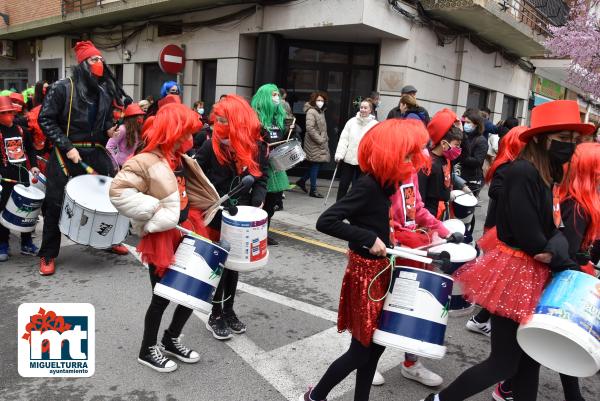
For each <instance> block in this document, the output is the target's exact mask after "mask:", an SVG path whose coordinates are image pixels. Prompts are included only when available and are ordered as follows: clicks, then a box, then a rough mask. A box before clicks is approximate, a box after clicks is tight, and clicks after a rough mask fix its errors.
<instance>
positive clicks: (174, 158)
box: [142, 103, 201, 168]
mask: <svg viewBox="0 0 600 401" xmlns="http://www.w3.org/2000/svg"><path fill="white" fill-rule="evenodd" d="M200 127H201V123H200V120H198V114H197V113H196V112H195V111H193V110H190V109H189V108H188V107H186V106H185V105H183V104H177V103H170V104H166V105H164V106H162V107H161V108H160V109H158V112H157V113H156V115H155V116H151V117H148V119H146V121H145V122H144V126H143V128H142V139H143V140H144V143H145V144H146V147H145V148H144V149H143V150H142V152H152V151H153V150H155V149H159V150H160V151H161V152H162V154H163V155H164V156H165V158H166V159H167V160H168V162H169V164H170V165H171V168H173V167H174V166H175V165H176V164H178V160H179V158H180V157H181V146H180V147H179V148H178V149H177V150H175V145H176V144H177V143H182V142H184V141H185V140H186V138H187V137H188V136H189V135H191V134H194V133H196V132H198V131H199V130H200Z"/></svg>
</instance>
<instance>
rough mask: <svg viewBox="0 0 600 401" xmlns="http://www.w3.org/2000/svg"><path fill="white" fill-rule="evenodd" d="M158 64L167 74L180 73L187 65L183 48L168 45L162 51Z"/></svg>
mask: <svg viewBox="0 0 600 401" xmlns="http://www.w3.org/2000/svg"><path fill="white" fill-rule="evenodd" d="M158 65H159V66H160V69H161V70H163V72H165V73H167V74H178V73H180V72H181V71H183V67H184V66H185V54H184V51H183V49H182V48H181V47H179V46H177V45H166V46H165V47H163V49H162V50H161V51H160V56H159V57H158Z"/></svg>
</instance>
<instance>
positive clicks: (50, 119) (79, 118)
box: [38, 78, 114, 153]
mask: <svg viewBox="0 0 600 401" xmlns="http://www.w3.org/2000/svg"><path fill="white" fill-rule="evenodd" d="M75 79H76V78H73V83H74V84H75V88H73V102H72V110H71V125H70V128H69V133H68V137H67V121H68V118H69V102H70V97H71V82H70V81H69V79H63V80H60V81H57V82H55V83H54V84H53V85H52V86H51V87H50V88H49V90H48V93H47V94H46V97H45V98H44V103H43V104H42V110H41V111H40V116H39V118H38V123H39V125H40V128H41V129H42V131H43V132H44V134H45V135H46V137H48V139H50V140H51V141H52V142H53V143H54V144H55V145H56V146H58V148H59V149H60V150H61V151H62V152H64V153H66V152H68V151H70V150H71V149H73V145H72V142H83V141H85V142H94V143H99V144H101V145H106V142H107V141H108V136H107V135H106V131H107V130H108V129H109V128H111V127H112V126H113V125H114V124H113V115H112V109H113V106H112V101H113V99H112V97H111V96H110V95H109V94H108V92H107V90H106V88H105V85H103V84H100V85H99V87H98V88H99V90H98V95H97V99H96V102H95V103H96V105H97V112H96V118H95V121H94V122H93V124H90V122H89V119H88V114H89V113H90V109H91V106H92V105H91V104H89V103H87V102H86V101H85V100H84V99H83V98H82V96H81V94H80V93H79V90H78V89H79V88H78V86H79V85H77V83H76V82H75Z"/></svg>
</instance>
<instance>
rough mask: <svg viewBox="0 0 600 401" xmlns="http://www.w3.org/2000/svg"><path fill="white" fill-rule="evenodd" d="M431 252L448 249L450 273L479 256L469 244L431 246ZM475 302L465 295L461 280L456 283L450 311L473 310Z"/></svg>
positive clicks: (465, 312) (458, 313) (463, 312)
mask: <svg viewBox="0 0 600 401" xmlns="http://www.w3.org/2000/svg"><path fill="white" fill-rule="evenodd" d="M429 251H430V252H442V251H447V252H448V253H449V254H450V263H451V265H452V270H451V271H450V272H449V273H450V274H452V273H454V272H455V271H456V270H458V269H459V268H460V267H462V265H464V264H465V263H467V262H470V261H472V260H474V259H475V258H476V257H477V250H476V249H475V248H473V247H472V246H470V245H467V244H451V243H446V244H442V245H438V246H436V247H433V248H430V249H429ZM472 308H473V304H472V303H470V302H469V301H467V300H466V299H465V298H464V297H463V289H462V286H461V285H460V283H459V282H457V283H454V287H452V297H451V299H450V308H449V309H450V311H451V312H452V315H453V316H461V315H463V314H467V313H470V312H471V309H472Z"/></svg>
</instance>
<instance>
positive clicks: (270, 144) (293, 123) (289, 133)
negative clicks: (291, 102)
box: [267, 117, 296, 147]
mask: <svg viewBox="0 0 600 401" xmlns="http://www.w3.org/2000/svg"><path fill="white" fill-rule="evenodd" d="M295 127H296V117H294V120H293V121H292V124H290V130H289V131H288V136H287V139H285V140H283V141H279V142H273V143H269V144H268V145H267V146H268V147H271V146H275V145H279V144H280V143H286V142H289V140H290V136H291V135H292V130H293V129H294V128H295Z"/></svg>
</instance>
